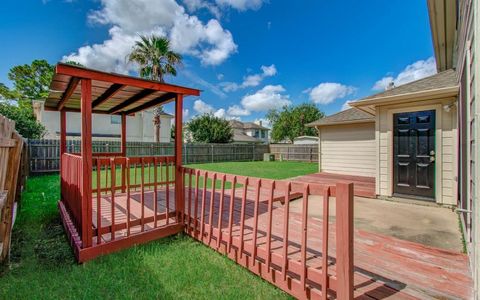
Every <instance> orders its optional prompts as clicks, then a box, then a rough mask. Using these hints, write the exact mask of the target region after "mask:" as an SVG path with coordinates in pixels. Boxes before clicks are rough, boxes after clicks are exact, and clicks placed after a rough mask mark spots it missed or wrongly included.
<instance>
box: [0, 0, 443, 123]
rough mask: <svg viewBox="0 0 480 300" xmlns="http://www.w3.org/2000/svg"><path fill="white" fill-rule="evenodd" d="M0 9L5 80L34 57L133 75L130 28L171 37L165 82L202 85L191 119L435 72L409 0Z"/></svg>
mask: <svg viewBox="0 0 480 300" xmlns="http://www.w3.org/2000/svg"><path fill="white" fill-rule="evenodd" d="M0 18H1V20H2V21H1V22H0V34H1V35H2V37H3V40H4V41H5V44H4V45H3V46H2V47H0V54H1V56H2V57H3V59H2V60H1V61H0V82H4V83H7V84H9V83H8V79H7V73H8V70H9V69H10V68H11V67H12V66H14V65H17V64H24V63H29V62H31V61H32V60H33V59H42V58H44V59H47V60H48V61H49V62H50V63H55V62H57V61H61V60H66V59H69V60H76V61H78V62H80V63H82V64H84V65H86V66H88V67H92V68H98V69H103V70H107V71H115V72H121V73H131V74H134V73H135V66H134V65H131V64H126V63H125V56H126V54H128V52H129V51H130V49H131V47H132V44H133V42H134V41H135V39H137V38H138V34H152V33H155V34H158V35H164V36H167V37H169V38H170V40H171V41H172V46H173V48H174V50H176V51H178V52H180V53H182V54H183V56H184V65H183V66H182V67H181V68H180V69H179V76H177V77H175V78H173V77H168V78H167V82H170V83H175V84H181V85H187V86H191V87H195V88H199V89H202V90H203V93H202V95H201V97H199V98H187V100H186V102H185V109H186V111H185V113H186V115H187V116H188V117H192V116H194V115H195V114H198V113H203V112H212V113H215V114H216V115H218V116H221V117H226V118H240V119H242V120H245V121H254V120H259V119H262V118H263V117H264V115H265V113H266V112H267V111H268V109H271V108H276V107H281V106H282V105H291V104H299V103H303V102H313V103H315V104H316V105H317V106H318V107H319V108H320V109H321V110H322V111H324V112H325V113H327V114H331V113H335V112H337V111H339V110H341V109H342V107H344V104H345V103H346V102H347V101H351V100H355V99H359V98H361V97H364V96H367V95H369V94H372V93H375V92H378V91H381V90H382V89H383V87H384V86H385V85H386V84H388V83H389V82H391V81H393V82H394V83H395V84H396V85H400V84H404V83H406V82H409V81H411V80H415V79H419V78H421V77H424V76H427V75H430V74H432V73H434V72H435V62H434V59H433V58H432V56H433V49H432V42H431V34H430V27H429V22H428V12H427V7H426V1H418V0H403V1H401V0H392V1H385V0H369V1H358V0H344V1H326V0H316V1H314V0H304V1H275V0H269V1H262V0H183V1H181V0H177V1H175V0H136V1H133V0H92V1H90V0H82V1H80V0H43V1H42V0H25V1H17V0H4V1H2V10H1V11H0ZM169 109H171V108H170V107H167V110H169Z"/></svg>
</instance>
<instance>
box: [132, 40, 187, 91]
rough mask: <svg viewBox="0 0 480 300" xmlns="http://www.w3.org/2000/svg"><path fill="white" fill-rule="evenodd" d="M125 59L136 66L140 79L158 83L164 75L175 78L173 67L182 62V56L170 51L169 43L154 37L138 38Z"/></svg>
mask: <svg viewBox="0 0 480 300" xmlns="http://www.w3.org/2000/svg"><path fill="white" fill-rule="evenodd" d="M127 59H128V61H129V62H134V63H136V64H138V66H139V74H140V76H141V77H143V78H146V79H150V80H155V81H160V82H164V78H163V77H164V75H166V74H171V75H173V76H177V70H176V69H175V67H176V65H179V64H181V62H182V56H181V55H180V54H178V53H176V52H174V51H172V50H171V49H170V41H169V40H168V39H167V38H163V37H158V36H155V35H152V36H145V35H143V36H140V41H137V42H136V43H135V46H134V47H133V50H132V53H130V55H128V56H127Z"/></svg>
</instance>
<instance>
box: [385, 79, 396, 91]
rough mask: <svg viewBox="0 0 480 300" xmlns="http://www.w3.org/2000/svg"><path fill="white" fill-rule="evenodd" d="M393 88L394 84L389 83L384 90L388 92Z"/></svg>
mask: <svg viewBox="0 0 480 300" xmlns="http://www.w3.org/2000/svg"><path fill="white" fill-rule="evenodd" d="M393 88H395V82H393V81H392V82H390V83H389V84H388V85H387V86H386V87H385V90H386V91H388V90H391V89H393Z"/></svg>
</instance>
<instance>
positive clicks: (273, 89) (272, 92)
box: [241, 85, 292, 111]
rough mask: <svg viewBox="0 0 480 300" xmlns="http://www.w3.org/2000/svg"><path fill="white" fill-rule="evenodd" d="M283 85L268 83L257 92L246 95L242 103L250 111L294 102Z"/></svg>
mask: <svg viewBox="0 0 480 300" xmlns="http://www.w3.org/2000/svg"><path fill="white" fill-rule="evenodd" d="M284 92H285V89H284V88H283V86H281V85H267V86H265V87H264V88H262V89H261V90H259V91H257V92H256V93H255V94H251V95H246V96H245V97H243V98H242V101H241V104H242V106H243V107H244V109H246V110H248V111H268V110H270V109H275V108H281V107H283V106H285V105H290V104H292V101H290V97H289V96H288V95H285V94H284Z"/></svg>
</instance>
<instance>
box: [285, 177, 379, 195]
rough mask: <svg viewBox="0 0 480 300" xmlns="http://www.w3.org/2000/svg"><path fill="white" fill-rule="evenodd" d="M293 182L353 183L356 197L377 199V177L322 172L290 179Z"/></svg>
mask: <svg viewBox="0 0 480 300" xmlns="http://www.w3.org/2000/svg"><path fill="white" fill-rule="evenodd" d="M290 179H291V180H293V181H300V182H311V183H318V184H328V185H335V184H336V183H338V182H346V183H349V182H353V184H354V187H353V191H354V194H355V196H360V197H367V198H375V197H376V193H375V177H366V176H352V175H343V174H333V173H327V172H320V173H315V174H308V175H303V176H298V177H294V178H290Z"/></svg>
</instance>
